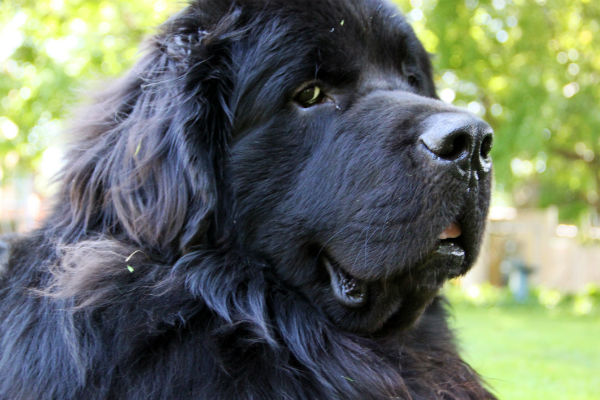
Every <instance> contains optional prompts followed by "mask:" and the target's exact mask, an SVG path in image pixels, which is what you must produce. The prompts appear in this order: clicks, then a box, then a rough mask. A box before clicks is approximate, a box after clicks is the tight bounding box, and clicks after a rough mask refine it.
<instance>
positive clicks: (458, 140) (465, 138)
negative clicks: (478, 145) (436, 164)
mask: <svg viewBox="0 0 600 400" xmlns="http://www.w3.org/2000/svg"><path fill="white" fill-rule="evenodd" d="M446 139H447V140H446V149H445V150H446V151H442V152H440V153H438V155H439V156H440V157H442V158H445V159H446V160H456V159H458V158H460V157H461V156H462V155H464V154H465V153H467V154H468V153H469V148H470V147H471V137H470V135H469V134H468V133H466V132H456V133H455V134H454V135H450V136H449V137H447V138H446Z"/></svg>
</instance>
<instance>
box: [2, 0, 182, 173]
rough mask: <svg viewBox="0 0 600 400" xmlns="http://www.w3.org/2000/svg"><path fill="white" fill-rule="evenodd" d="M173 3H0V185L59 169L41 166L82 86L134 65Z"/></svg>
mask: <svg viewBox="0 0 600 400" xmlns="http://www.w3.org/2000/svg"><path fill="white" fill-rule="evenodd" d="M175 3H177V2H175ZM173 4H174V3H173V2H169V1H167V0H151V1H144V2H141V1H91V0H70V1H66V0H40V1H33V0H21V1H18V2H11V1H5V2H0V27H1V28H0V185H2V184H5V183H6V182H7V181H8V180H10V179H11V178H13V177H15V176H18V175H21V174H28V173H31V171H39V170H40V169H42V170H48V169H52V168H55V167H56V165H44V166H43V168H42V165H41V163H42V160H43V159H44V160H46V162H45V164H52V163H51V162H49V161H47V160H53V159H56V157H54V156H52V154H56V153H57V148H58V147H60V144H61V143H60V135H59V133H60V132H61V130H62V129H63V128H64V122H63V121H64V120H65V117H66V113H67V112H68V111H69V110H71V108H72V105H73V103H75V102H76V100H78V99H77V97H81V96H79V95H78V93H77V92H78V91H80V89H81V87H82V85H83V84H86V85H87V84H89V83H90V82H92V81H95V80H98V79H106V78H109V77H113V76H116V75H119V74H120V73H122V72H123V71H124V70H125V69H126V68H128V67H129V66H131V65H132V64H133V62H134V60H135V59H136V58H137V56H138V52H139V51H138V49H139V44H140V42H141V41H142V40H143V38H144V36H145V35H147V34H148V33H150V32H152V31H153V30H154V28H155V27H156V26H157V25H159V24H160V23H161V22H162V21H163V20H164V19H166V17H167V15H169V14H171V13H172V12H174V11H175V9H174V6H173ZM180 6H181V5H180ZM15 126H16V127H17V128H18V129H17V131H16V132H17V134H16V135H15V129H14V127H15ZM50 146H53V147H52V148H51V149H50V150H48V149H49V147H50ZM44 152H49V153H50V154H49V155H46V156H44ZM43 156H44V157H43ZM54 164H56V163H54ZM44 172H46V171H44Z"/></svg>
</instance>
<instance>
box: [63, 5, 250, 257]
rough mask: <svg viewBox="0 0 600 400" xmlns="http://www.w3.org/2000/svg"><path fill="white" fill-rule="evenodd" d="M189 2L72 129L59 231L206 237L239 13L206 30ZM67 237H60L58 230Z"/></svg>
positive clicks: (146, 240)
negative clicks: (129, 69)
mask: <svg viewBox="0 0 600 400" xmlns="http://www.w3.org/2000/svg"><path fill="white" fill-rule="evenodd" d="M192 13H193V12H192V11H191V9H188V10H187V11H184V12H183V13H182V14H181V15H179V16H177V17H175V18H174V19H173V20H171V21H169V22H167V23H166V24H165V26H164V29H163V32H162V33H161V34H159V35H158V36H156V37H155V38H154V39H153V40H152V41H151V42H150V44H149V47H150V48H149V51H147V53H146V54H145V56H144V57H143V58H142V59H141V60H140V61H139V62H138V63H137V64H136V66H135V67H134V68H133V69H132V70H131V71H130V72H129V74H128V75H127V76H126V77H124V78H123V79H122V80H120V81H118V82H117V83H116V85H115V86H114V87H112V88H111V89H109V90H108V91H106V92H105V93H104V94H103V95H101V97H100V98H99V101H97V102H96V103H95V104H93V105H92V106H91V107H90V108H89V109H88V110H86V112H85V115H83V118H84V121H83V123H82V124H81V125H80V126H78V127H77V128H76V130H75V134H76V135H78V136H79V138H78V139H77V142H76V143H75V145H74V146H73V148H72V149H71V151H70V153H69V155H68V158H67V163H66V167H65V169H64V170H63V174H62V176H61V180H62V181H63V182H64V187H63V191H62V196H60V197H59V199H60V201H61V203H62V204H59V206H58V207H59V210H60V211H59V214H60V217H58V218H55V222H57V221H58V224H59V225H61V223H62V225H63V226H62V227H58V226H57V228H58V229H57V231H58V232H60V231H61V230H62V231H63V232H65V231H66V232H67V233H66V235H63V239H64V240H66V241H73V240H76V239H79V238H82V237H84V236H89V235H94V234H95V233H97V234H109V235H112V236H117V237H120V238H123V236H125V237H124V239H129V240H132V241H134V242H136V243H138V244H139V245H141V246H143V247H146V248H148V247H153V248H155V249H168V248H173V250H176V251H178V250H182V249H184V248H185V247H189V246H190V245H193V244H195V243H199V242H202V241H206V240H207V233H208V232H209V228H210V225H211V220H212V219H213V215H214V212H215V205H216V204H217V200H218V197H219V185H218V182H219V181H220V174H221V171H220V164H221V160H222V159H223V157H224V153H225V152H226V146H227V139H228V136H229V134H230V126H231V113H230V112H229V109H228V100H227V99H228V97H229V93H230V90H231V73H230V68H229V50H228V49H229V46H228V42H230V41H231V38H232V35H231V32H232V31H233V26H234V25H235V22H236V19H237V15H238V13H237V12H236V11H235V10H233V11H230V12H229V13H228V14H227V15H226V17H223V18H220V19H219V21H218V22H217V23H215V24H214V25H213V27H212V28H210V29H209V30H210V31H204V30H203V29H201V28H200V27H199V24H201V22H200V21H201V18H200V16H197V15H191V14H192ZM64 236H66V237H64Z"/></svg>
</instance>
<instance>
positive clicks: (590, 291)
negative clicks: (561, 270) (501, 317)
mask: <svg viewBox="0 0 600 400" xmlns="http://www.w3.org/2000/svg"><path fill="white" fill-rule="evenodd" d="M444 293H445V294H446V296H447V297H448V298H449V299H450V303H451V304H453V305H460V306H461V307H464V306H475V307H482V308H494V307H499V308H523V309H531V310H533V309H540V310H545V311H547V312H548V313H551V314H568V315H573V316H593V317H600V286H598V285H595V284H588V285H587V286H586V287H585V288H584V289H583V290H581V291H579V292H576V293H565V292H563V291H559V290H556V289H551V288H546V287H536V288H533V289H531V291H530V293H529V297H528V298H527V300H526V301H525V302H520V301H517V300H515V298H514V296H513V295H512V293H511V292H510V290H509V289H508V288H507V287H497V286H493V285H491V284H489V283H484V284H481V285H473V286H469V287H467V288H462V287H461V286H459V285H458V284H457V283H456V282H452V283H449V284H447V285H446V286H445V288H444Z"/></svg>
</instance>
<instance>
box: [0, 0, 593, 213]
mask: <svg viewBox="0 0 600 400" xmlns="http://www.w3.org/2000/svg"><path fill="white" fill-rule="evenodd" d="M395 1H396V2H397V3H398V4H399V5H400V6H401V8H402V9H403V10H404V11H405V12H406V14H407V18H408V19H409V21H410V22H411V23H412V24H413V26H414V27H415V30H416V32H417V34H418V36H419V37H420V38H421V39H422V40H423V42H424V43H425V47H426V48H427V50H428V51H430V52H431V53H434V54H435V56H434V64H435V67H436V79H437V84H438V88H439V93H440V96H441V98H442V99H443V100H445V101H453V102H454V103H455V104H457V105H459V106H463V107H466V108H468V109H469V110H471V111H473V112H474V113H476V114H478V115H481V116H482V117H484V118H485V119H486V120H488V121H489V122H490V123H491V124H492V125H493V127H494V128H495V130H496V138H495V147H494V150H493V156H494V160H495V174H496V192H497V194H498V196H497V198H498V199H506V200H507V201H509V202H511V203H513V204H515V205H517V206H547V205H550V204H557V205H558V206H559V209H560V215H561V219H562V220H567V221H576V220H577V219H578V218H580V217H582V216H588V215H595V216H596V218H598V215H599V214H600V112H599V110H598V104H599V103H600V72H599V71H600V40H598V37H600V22H599V21H600V2H598V1H594V0H579V1H571V0H535V1H533V0H493V1H490V0H445V1H441V0H395ZM181 6H182V3H181V2H179V1H175V0H174V1H170V0H147V1H144V2H142V1H139V0H137V1H136V0H134V1H131V0H110V1H109V0H105V1H91V0H39V1H33V0H19V1H17V2H12V1H4V2H0V183H1V182H2V181H6V180H7V179H10V178H11V177H14V176H16V175H17V174H19V173H21V172H25V173H29V172H30V171H36V170H38V171H39V169H40V164H41V160H42V159H44V157H45V158H46V159H47V160H46V162H44V163H43V164H44V168H45V166H46V165H47V164H48V163H52V162H56V161H55V159H53V158H52V157H51V156H52V154H51V153H50V154H48V153H49V152H48V151H47V150H45V149H47V147H48V145H49V144H54V143H56V141H57V132H59V131H60V129H61V127H62V126H63V124H62V121H63V120H64V117H65V110H67V109H68V106H70V105H71V104H72V103H73V100H74V98H75V97H76V96H75V91H74V89H75V88H78V87H80V85H81V84H82V82H86V81H90V80H94V79H97V78H105V77H111V76H115V75H118V74H120V73H122V71H123V70H124V69H126V68H127V67H129V66H130V65H131V64H132V62H133V61H134V60H135V58H136V56H137V49H138V44H139V42H140V41H141V40H142V38H143V37H144V36H145V35H146V34H148V33H149V32H152V30H153V29H154V28H155V27H156V26H157V25H158V24H159V23H160V22H161V21H163V20H164V19H165V18H166V16H167V15H168V14H170V13H172V12H173V11H175V9H176V8H179V7H181ZM44 155H45V156H44Z"/></svg>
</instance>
